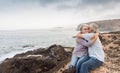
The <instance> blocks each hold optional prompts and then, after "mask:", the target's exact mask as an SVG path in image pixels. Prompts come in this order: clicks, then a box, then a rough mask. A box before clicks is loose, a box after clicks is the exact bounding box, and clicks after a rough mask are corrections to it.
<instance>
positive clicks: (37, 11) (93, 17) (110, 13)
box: [0, 0, 120, 30]
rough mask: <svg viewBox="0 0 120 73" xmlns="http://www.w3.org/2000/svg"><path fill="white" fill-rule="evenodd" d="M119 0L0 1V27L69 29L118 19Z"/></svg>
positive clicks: (4, 28)
mask: <svg viewBox="0 0 120 73" xmlns="http://www.w3.org/2000/svg"><path fill="white" fill-rule="evenodd" d="M119 7H120V0H0V30H17V29H48V28H54V27H64V28H71V27H77V25H79V24H81V23H85V22H90V21H98V20H108V19H119V18H120V8H119Z"/></svg>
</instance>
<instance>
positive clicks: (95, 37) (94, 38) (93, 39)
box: [91, 33, 99, 43]
mask: <svg viewBox="0 0 120 73" xmlns="http://www.w3.org/2000/svg"><path fill="white" fill-rule="evenodd" d="M98 37H99V33H95V34H94V35H93V36H92V37H91V41H92V43H95V41H96V40H97V38H98Z"/></svg>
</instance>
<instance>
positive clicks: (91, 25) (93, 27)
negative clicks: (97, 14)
mask: <svg viewBox="0 0 120 73" xmlns="http://www.w3.org/2000/svg"><path fill="white" fill-rule="evenodd" d="M89 27H90V28H91V29H92V31H91V32H94V33H96V32H99V29H98V24H97V23H90V24H89Z"/></svg>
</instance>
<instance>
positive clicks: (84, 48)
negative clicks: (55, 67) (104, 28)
mask: <svg viewBox="0 0 120 73" xmlns="http://www.w3.org/2000/svg"><path fill="white" fill-rule="evenodd" d="M79 33H81V34H87V33H89V26H88V25H87V24H82V25H81V27H80V32H79ZM95 41H96V38H94V39H93V40H92V41H90V42H88V41H87V40H85V39H82V38H76V45H75V47H74V50H73V53H72V57H71V61H70V65H69V67H68V69H66V70H65V71H64V72H63V73H74V72H75V70H76V73H77V72H78V69H79V65H80V63H82V62H84V61H86V60H87V59H88V47H89V46H91V45H92V44H93V43H94V42H95ZM77 63H79V65H78V64H77Z"/></svg>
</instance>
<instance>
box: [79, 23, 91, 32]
mask: <svg viewBox="0 0 120 73" xmlns="http://www.w3.org/2000/svg"><path fill="white" fill-rule="evenodd" d="M84 26H87V27H89V25H88V24H86V23H85V24H81V25H80V31H81V30H82V28H83V27H84Z"/></svg>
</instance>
